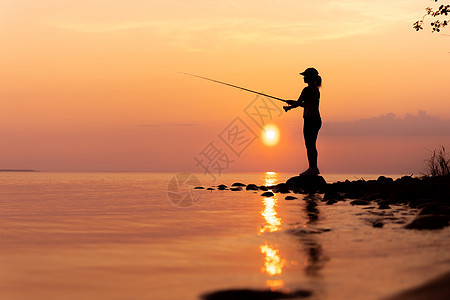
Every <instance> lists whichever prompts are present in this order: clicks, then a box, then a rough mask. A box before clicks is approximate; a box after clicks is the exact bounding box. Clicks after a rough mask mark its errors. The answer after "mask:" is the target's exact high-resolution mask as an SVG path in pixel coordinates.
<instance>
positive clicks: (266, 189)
mask: <svg viewBox="0 0 450 300" xmlns="http://www.w3.org/2000/svg"><path fill="white" fill-rule="evenodd" d="M259 189H260V190H261V191H268V190H269V187H267V186H265V185H261V186H259Z"/></svg>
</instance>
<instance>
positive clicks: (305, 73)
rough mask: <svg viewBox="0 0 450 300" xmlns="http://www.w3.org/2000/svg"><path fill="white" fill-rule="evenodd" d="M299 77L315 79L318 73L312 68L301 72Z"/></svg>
mask: <svg viewBox="0 0 450 300" xmlns="http://www.w3.org/2000/svg"><path fill="white" fill-rule="evenodd" d="M300 75H303V76H308V77H317V76H319V72H318V71H317V70H316V69H314V68H308V69H306V70H305V71H303V72H301V73H300Z"/></svg>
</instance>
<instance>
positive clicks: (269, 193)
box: [261, 192, 275, 197]
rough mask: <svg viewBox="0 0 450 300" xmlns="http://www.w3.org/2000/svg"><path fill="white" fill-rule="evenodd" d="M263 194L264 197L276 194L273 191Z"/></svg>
mask: <svg viewBox="0 0 450 300" xmlns="http://www.w3.org/2000/svg"><path fill="white" fill-rule="evenodd" d="M261 196H263V197H273V196H275V194H274V193H272V192H264V193H262V194H261Z"/></svg>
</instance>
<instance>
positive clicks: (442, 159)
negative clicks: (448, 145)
mask: <svg viewBox="0 0 450 300" xmlns="http://www.w3.org/2000/svg"><path fill="white" fill-rule="evenodd" d="M427 164H428V175H430V176H448V175H450V159H449V158H447V154H446V153H445V147H444V146H441V148H439V149H435V150H434V151H433V153H432V154H431V157H430V158H429V159H428V160H427Z"/></svg>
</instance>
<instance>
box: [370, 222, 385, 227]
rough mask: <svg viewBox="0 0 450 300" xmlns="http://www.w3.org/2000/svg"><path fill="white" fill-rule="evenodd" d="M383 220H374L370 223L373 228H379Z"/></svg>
mask: <svg viewBox="0 0 450 300" xmlns="http://www.w3.org/2000/svg"><path fill="white" fill-rule="evenodd" d="M383 225H384V224H383V222H381V221H376V222H373V223H372V227H374V228H381V227H383Z"/></svg>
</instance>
